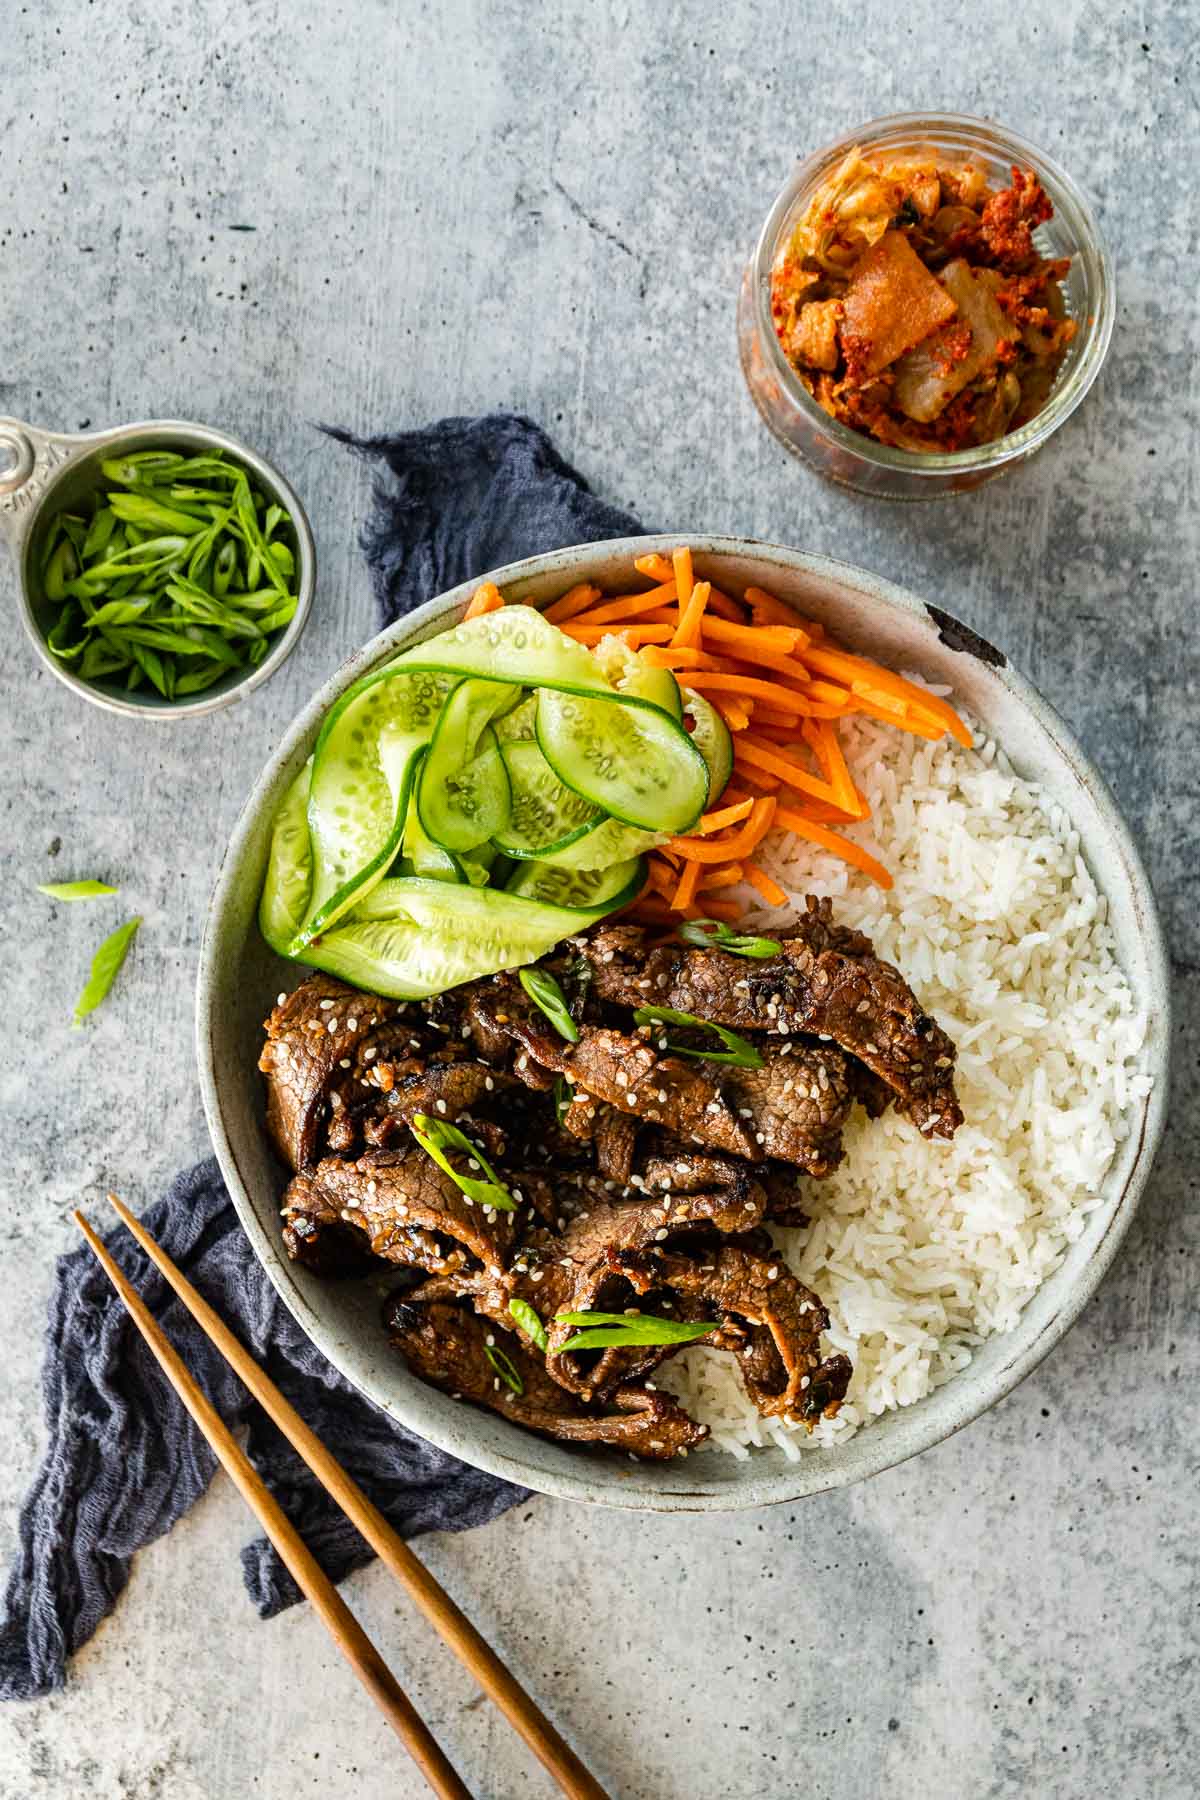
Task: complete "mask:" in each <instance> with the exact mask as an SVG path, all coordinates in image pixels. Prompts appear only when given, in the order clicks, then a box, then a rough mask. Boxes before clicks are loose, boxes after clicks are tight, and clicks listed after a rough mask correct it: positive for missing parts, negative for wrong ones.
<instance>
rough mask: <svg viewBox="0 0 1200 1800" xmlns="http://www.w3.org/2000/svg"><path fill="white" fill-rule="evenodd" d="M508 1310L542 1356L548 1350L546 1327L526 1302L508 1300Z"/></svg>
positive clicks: (548, 1342)
mask: <svg viewBox="0 0 1200 1800" xmlns="http://www.w3.org/2000/svg"><path fill="white" fill-rule="evenodd" d="M508 1310H509V1312H510V1313H511V1314H512V1317H513V1318H514V1319H515V1320H516V1322H517V1324H518V1325H519V1326H520V1327H521V1330H522V1331H523V1332H524V1333H525V1336H526V1337H527V1338H528V1339H529V1341H530V1343H531V1344H536V1345H537V1347H538V1349H539V1350H540V1351H541V1352H542V1355H543V1356H544V1355H545V1354H546V1351H547V1350H548V1349H549V1348H550V1339H549V1338H548V1337H547V1336H546V1327H545V1326H544V1325H543V1324H542V1321H541V1319H540V1318H539V1317H538V1315H537V1313H536V1312H535V1311H534V1309H533V1307H532V1306H530V1304H529V1302H528V1300H510V1301H509V1303H508Z"/></svg>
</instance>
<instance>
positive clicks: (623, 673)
mask: <svg viewBox="0 0 1200 1800" xmlns="http://www.w3.org/2000/svg"><path fill="white" fill-rule="evenodd" d="M592 655H593V657H594V658H595V660H596V662H597V663H598V664H599V667H600V671H601V673H602V674H603V675H604V677H605V679H606V680H608V681H610V682H611V683H612V685H613V686H614V687H615V688H616V690H617V692H618V693H620V694H636V695H637V696H638V698H639V699H642V700H649V701H650V702H651V704H652V705H654V706H661V707H662V709H663V711H664V712H669V713H670V715H671V717H672V718H673V719H682V718H683V697H682V695H681V694H680V692H679V683H678V682H677V681H676V679H675V677H674V675H672V673H671V671H670V669H656V668H654V667H653V666H652V665H651V664H650V663H647V662H645V661H643V659H642V657H641V655H640V653H639V652H638V651H637V650H631V649H630V648H629V645H628V644H627V643H626V642H625V640H624V638H619V637H608V638H603V639H602V640H601V642H600V643H599V644H597V645H596V648H595V649H594V650H593V651H592Z"/></svg>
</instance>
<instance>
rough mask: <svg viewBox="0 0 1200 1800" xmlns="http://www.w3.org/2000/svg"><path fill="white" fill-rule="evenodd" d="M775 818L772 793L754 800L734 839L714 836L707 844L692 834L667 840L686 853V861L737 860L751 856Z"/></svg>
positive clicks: (679, 853)
mask: <svg viewBox="0 0 1200 1800" xmlns="http://www.w3.org/2000/svg"><path fill="white" fill-rule="evenodd" d="M774 817H775V800H774V797H773V796H771V795H768V796H767V797H766V798H765V799H762V800H756V801H755V802H754V805H753V807H752V809H751V812H750V816H749V818H748V819H747V820H746V821H745V823H744V824H743V825H742V828H741V830H740V831H738V832H735V834H734V836H733V837H731V838H725V839H723V840H717V839H713V840H712V841H711V842H707V841H706V842H704V843H698V842H697V841H696V839H695V838H690V837H673V838H669V839H668V840H667V841H668V844H669V846H670V848H671V849H672V850H674V851H675V852H676V854H677V855H679V856H682V857H683V859H684V861H685V862H702V863H723V862H736V861H738V859H739V858H740V857H743V856H748V855H749V853H750V851H751V850H753V849H754V846H755V845H756V844H758V843H761V841H762V839H763V838H764V837H765V836H766V834H767V832H768V831H769V830H770V828H771V820H772V819H773V818H774Z"/></svg>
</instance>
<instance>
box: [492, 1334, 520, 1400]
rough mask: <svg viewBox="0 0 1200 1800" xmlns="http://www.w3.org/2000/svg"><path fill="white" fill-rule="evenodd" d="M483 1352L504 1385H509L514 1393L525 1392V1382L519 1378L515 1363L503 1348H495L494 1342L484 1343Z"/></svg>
mask: <svg viewBox="0 0 1200 1800" xmlns="http://www.w3.org/2000/svg"><path fill="white" fill-rule="evenodd" d="M483 1354H484V1355H485V1356H486V1357H487V1359H488V1361H489V1362H490V1363H491V1365H492V1367H493V1369H495V1371H496V1373H497V1375H498V1376H499V1377H500V1379H501V1381H502V1382H503V1383H504V1385H505V1386H506V1387H510V1388H511V1389H512V1391H513V1393H514V1394H523V1393H524V1392H525V1383H524V1382H523V1381H522V1380H521V1377H520V1374H519V1373H518V1371H517V1365H516V1364H515V1363H514V1361H513V1359H512V1357H511V1356H508V1355H506V1354H505V1352H504V1351H503V1350H499V1349H497V1348H496V1345H495V1344H485V1345H484V1346H483Z"/></svg>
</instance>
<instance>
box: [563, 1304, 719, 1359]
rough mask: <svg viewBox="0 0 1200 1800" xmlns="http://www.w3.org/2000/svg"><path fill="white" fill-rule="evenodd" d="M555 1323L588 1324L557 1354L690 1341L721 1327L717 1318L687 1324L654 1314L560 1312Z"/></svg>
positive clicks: (680, 1320)
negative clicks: (621, 1346) (627, 1345)
mask: <svg viewBox="0 0 1200 1800" xmlns="http://www.w3.org/2000/svg"><path fill="white" fill-rule="evenodd" d="M555 1323H556V1324H559V1325H581V1326H584V1327H585V1329H584V1330H582V1331H577V1332H576V1333H575V1335H574V1337H569V1338H568V1339H567V1341H566V1343H565V1344H559V1345H558V1347H557V1348H556V1349H555V1350H554V1351H553V1354H554V1355H555V1356H562V1355H564V1354H565V1353H566V1352H567V1351H568V1350H605V1349H608V1348H610V1347H612V1346H620V1345H626V1344H631V1345H632V1344H688V1343H691V1342H693V1341H694V1340H695V1339H696V1338H702V1337H707V1336H708V1334H709V1332H710V1331H716V1330H717V1328H718V1326H717V1321H716V1320H715V1319H699V1320H693V1321H691V1322H690V1323H688V1322H685V1321H684V1320H682V1319H660V1318H658V1317H656V1316H655V1315H654V1314H653V1313H602V1312H577V1313H558V1314H556V1315H555Z"/></svg>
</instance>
